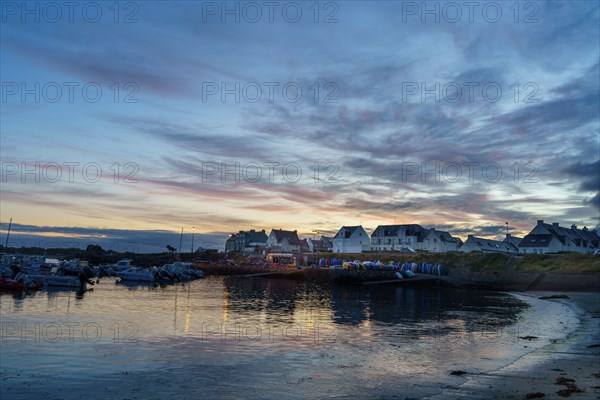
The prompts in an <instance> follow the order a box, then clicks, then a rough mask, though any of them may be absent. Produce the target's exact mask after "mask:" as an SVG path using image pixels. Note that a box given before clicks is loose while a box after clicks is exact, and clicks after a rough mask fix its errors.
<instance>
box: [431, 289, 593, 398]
mask: <svg viewBox="0 0 600 400" xmlns="http://www.w3.org/2000/svg"><path fill="white" fill-rule="evenodd" d="M511 294H513V295H517V296H519V297H521V296H522V297H529V298H531V299H536V300H540V297H545V296H553V295H557V294H560V295H567V296H568V297H569V298H553V299H544V300H543V301H553V302H558V303H561V304H564V305H566V306H567V307H569V308H570V309H571V310H572V311H573V312H574V314H575V316H576V318H577V319H578V321H579V326H577V327H576V328H575V329H574V330H572V331H570V332H569V333H567V335H566V337H564V339H550V343H549V344H546V345H544V346H542V347H541V348H538V349H536V350H533V351H531V352H529V353H527V354H525V355H523V356H521V357H520V358H518V359H517V360H515V361H513V362H512V363H510V364H509V365H507V366H504V367H501V368H498V369H496V370H492V371H488V372H485V373H480V374H469V373H466V374H465V377H466V381H465V382H464V383H462V384H460V385H457V386H446V387H443V388H441V390H440V392H439V393H437V394H435V395H433V396H425V397H421V398H422V399H436V400H437V399H490V398H495V399H529V398H542V399H562V398H573V399H589V398H600V362H598V360H599V359H600V330H599V327H600V293H582V292H526V293H511Z"/></svg>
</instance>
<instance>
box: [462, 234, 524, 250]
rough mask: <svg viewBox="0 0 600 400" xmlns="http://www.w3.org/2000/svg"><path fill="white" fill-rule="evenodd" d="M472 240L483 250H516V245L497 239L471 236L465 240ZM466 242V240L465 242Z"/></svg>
mask: <svg viewBox="0 0 600 400" xmlns="http://www.w3.org/2000/svg"><path fill="white" fill-rule="evenodd" d="M469 241H472V242H474V243H475V244H477V245H478V246H479V248H480V249H481V250H483V251H485V250H495V251H517V250H518V249H517V246H515V245H513V244H512V243H508V242H501V241H499V240H493V239H485V238H479V237H475V236H471V237H469V238H468V239H467V242H469ZM465 244H466V242H465Z"/></svg>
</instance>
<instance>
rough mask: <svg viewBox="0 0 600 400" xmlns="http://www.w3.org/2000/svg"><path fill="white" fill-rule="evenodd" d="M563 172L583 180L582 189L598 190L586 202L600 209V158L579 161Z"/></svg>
mask: <svg viewBox="0 0 600 400" xmlns="http://www.w3.org/2000/svg"><path fill="white" fill-rule="evenodd" d="M562 172H564V173H566V174H568V175H569V176H571V177H573V178H574V179H576V180H578V181H580V182H581V183H580V184H579V190H580V191H582V192H596V194H595V195H594V196H593V197H592V198H591V199H587V198H586V199H585V203H586V204H590V205H592V206H593V207H595V208H597V209H599V210H600V160H598V161H595V162H592V163H582V162H577V163H575V164H572V165H569V166H568V167H566V168H565V169H563V170H562Z"/></svg>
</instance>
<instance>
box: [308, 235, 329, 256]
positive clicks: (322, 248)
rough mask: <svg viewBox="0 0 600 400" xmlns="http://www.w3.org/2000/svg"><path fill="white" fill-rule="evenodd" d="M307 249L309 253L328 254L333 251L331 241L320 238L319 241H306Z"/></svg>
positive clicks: (324, 237) (326, 238)
mask: <svg viewBox="0 0 600 400" xmlns="http://www.w3.org/2000/svg"><path fill="white" fill-rule="evenodd" d="M308 248H309V251H310V252H311V253H316V252H328V251H332V250H333V239H332V238H330V237H326V236H321V239H318V240H317V239H308Z"/></svg>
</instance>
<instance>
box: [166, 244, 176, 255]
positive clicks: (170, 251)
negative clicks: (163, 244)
mask: <svg viewBox="0 0 600 400" xmlns="http://www.w3.org/2000/svg"><path fill="white" fill-rule="evenodd" d="M175 250H177V249H176V248H175V247H173V246H171V245H170V244H168V245H167V251H168V252H169V253H171V254H173V253H174V252H175Z"/></svg>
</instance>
